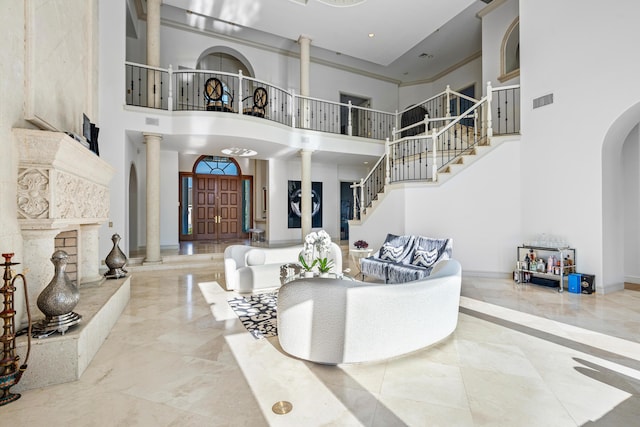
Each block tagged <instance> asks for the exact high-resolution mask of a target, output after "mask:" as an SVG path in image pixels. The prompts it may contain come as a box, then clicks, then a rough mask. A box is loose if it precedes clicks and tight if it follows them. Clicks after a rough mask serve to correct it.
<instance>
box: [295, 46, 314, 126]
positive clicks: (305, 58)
mask: <svg viewBox="0 0 640 427" xmlns="http://www.w3.org/2000/svg"><path fill="white" fill-rule="evenodd" d="M298 43H299V44H300V95H301V96H309V57H310V54H309V50H310V47H311V39H310V38H309V37H308V36H300V37H299V38H298ZM300 111H301V115H302V117H301V121H302V123H301V125H302V127H303V128H305V129H308V128H309V127H310V123H309V120H310V115H309V101H308V100H306V99H301V100H300Z"/></svg>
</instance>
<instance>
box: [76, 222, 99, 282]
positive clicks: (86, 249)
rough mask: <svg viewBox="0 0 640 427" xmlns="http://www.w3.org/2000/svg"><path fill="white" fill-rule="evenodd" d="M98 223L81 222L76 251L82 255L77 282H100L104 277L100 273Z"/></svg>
mask: <svg viewBox="0 0 640 427" xmlns="http://www.w3.org/2000/svg"><path fill="white" fill-rule="evenodd" d="M99 230H100V224H83V225H81V226H80V236H79V245H78V253H80V252H82V257H80V259H79V260H78V261H79V262H80V265H79V267H80V268H79V271H78V284H79V285H87V284H90V283H96V282H102V281H103V280H104V277H103V276H102V275H101V274H100V271H99V267H100V250H99V237H98V236H99Z"/></svg>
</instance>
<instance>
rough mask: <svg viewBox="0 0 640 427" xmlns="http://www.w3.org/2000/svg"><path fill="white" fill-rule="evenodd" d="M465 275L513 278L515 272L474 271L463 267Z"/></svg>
mask: <svg viewBox="0 0 640 427" xmlns="http://www.w3.org/2000/svg"><path fill="white" fill-rule="evenodd" d="M462 275H463V276H465V277H480V278H482V279H513V272H509V273H502V272H498V271H473V270H465V269H462Z"/></svg>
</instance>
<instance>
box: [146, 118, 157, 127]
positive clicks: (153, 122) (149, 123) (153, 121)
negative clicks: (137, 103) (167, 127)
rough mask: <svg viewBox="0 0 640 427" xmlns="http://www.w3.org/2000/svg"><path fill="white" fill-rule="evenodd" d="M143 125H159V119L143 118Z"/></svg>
mask: <svg viewBox="0 0 640 427" xmlns="http://www.w3.org/2000/svg"><path fill="white" fill-rule="evenodd" d="M144 124H146V125H152V126H158V125H159V124H160V119H158V118H156V117H145V119H144Z"/></svg>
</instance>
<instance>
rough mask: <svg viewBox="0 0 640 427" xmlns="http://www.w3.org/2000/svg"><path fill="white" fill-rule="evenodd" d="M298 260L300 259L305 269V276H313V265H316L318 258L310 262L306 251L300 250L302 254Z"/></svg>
mask: <svg viewBox="0 0 640 427" xmlns="http://www.w3.org/2000/svg"><path fill="white" fill-rule="evenodd" d="M305 252H306V251H305ZM298 261H300V265H301V266H302V268H303V269H304V277H313V267H315V266H316V264H317V263H318V260H317V259H314V260H313V262H312V263H311V264H309V263H308V262H307V260H306V259H305V256H304V253H303V252H300V255H298Z"/></svg>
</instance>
